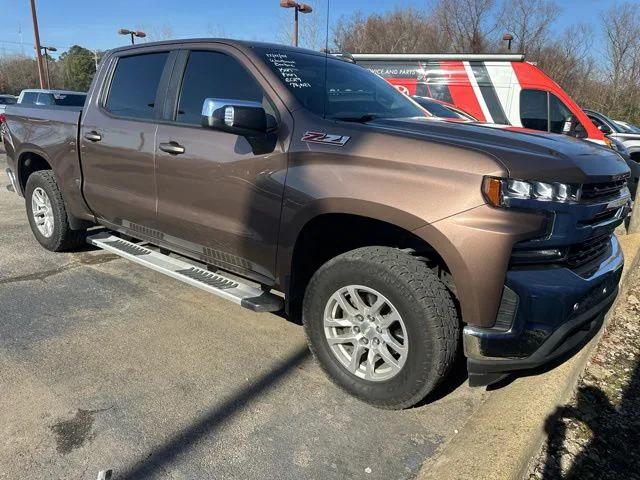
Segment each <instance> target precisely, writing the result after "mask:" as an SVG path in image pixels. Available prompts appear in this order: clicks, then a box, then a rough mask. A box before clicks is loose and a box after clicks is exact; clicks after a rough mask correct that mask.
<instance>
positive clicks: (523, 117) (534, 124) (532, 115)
mask: <svg viewBox="0 0 640 480" xmlns="http://www.w3.org/2000/svg"><path fill="white" fill-rule="evenodd" d="M548 110H549V108H548V103H547V92H545V91H544V90H522V91H521V92H520V121H521V122H522V126H523V127H524V128H530V129H532V130H542V131H544V132H546V131H548V127H549V112H548Z"/></svg>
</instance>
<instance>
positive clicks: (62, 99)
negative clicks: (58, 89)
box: [53, 93, 87, 107]
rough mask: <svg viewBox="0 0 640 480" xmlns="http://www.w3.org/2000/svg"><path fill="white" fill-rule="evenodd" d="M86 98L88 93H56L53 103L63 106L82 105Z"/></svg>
mask: <svg viewBox="0 0 640 480" xmlns="http://www.w3.org/2000/svg"><path fill="white" fill-rule="evenodd" d="M86 98H87V96H86V95H79V94H67V93H61V94H54V95H53V103H55V104H56V105H60V106H62V107H82V106H83V105H84V101H85V99H86Z"/></svg>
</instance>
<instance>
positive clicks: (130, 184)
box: [5, 39, 630, 408]
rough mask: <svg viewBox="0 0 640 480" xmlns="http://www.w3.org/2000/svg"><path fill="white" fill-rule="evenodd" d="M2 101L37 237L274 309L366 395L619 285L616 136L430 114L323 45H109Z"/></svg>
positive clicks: (529, 340)
mask: <svg viewBox="0 0 640 480" xmlns="http://www.w3.org/2000/svg"><path fill="white" fill-rule="evenodd" d="M6 117H7V120H6V125H5V130H6V135H5V146H6V150H7V153H8V169H7V173H8V176H9V178H10V180H11V182H12V184H13V188H14V189H15V191H16V192H18V193H19V194H20V195H23V196H24V197H25V198H26V209H27V214H28V217H29V222H30V224H31V227H32V230H33V233H34V235H35V237H36V239H37V240H38V241H39V242H40V243H41V244H42V245H43V246H44V247H45V248H47V249H49V250H52V251H60V250H69V249H73V248H75V247H77V246H79V245H80V244H81V243H82V242H84V241H89V242H90V243H93V244H94V245H97V246H99V247H101V248H104V249H107V250H110V251H112V252H115V253H118V254H119V255H122V256H123V257H126V258H128V259H130V260H132V261H135V262H137V263H139V264H142V265H145V266H147V267H149V268H153V269H155V270H158V271H161V272H163V273H166V274H167V275H170V276H172V277H174V278H176V279H179V280H182V281H185V282H188V283H190V284H192V285H194V286H197V287H199V288H203V289H205V290H208V291H210V292H211V293H215V294H217V295H220V296H222V297H224V298H227V299H229V300H232V301H235V302H237V303H239V304H241V305H243V306H245V307H248V308H251V309H253V310H256V311H278V310H281V309H283V310H284V312H286V314H287V315H289V316H291V317H293V318H301V319H302V321H303V323H304V327H305V330H306V333H307V336H308V340H309V345H310V347H311V350H312V351H313V353H314V354H315V356H316V358H317V360H318V361H319V363H320V364H321V365H322V367H323V368H324V370H325V371H326V372H327V373H328V375H329V376H330V377H331V378H332V379H333V381H335V382H336V383H337V384H338V385H339V386H341V387H343V388H344V389H346V390H347V391H349V392H350V393H351V394H353V395H355V396H357V397H358V398H361V399H363V400H364V401H367V402H370V403H372V404H374V405H377V406H380V407H385V408H403V407H408V406H411V405H414V404H415V403H417V402H419V401H421V400H422V399H423V398H424V397H425V396H427V394H429V393H430V392H432V391H433V390H434V388H435V387H436V386H437V385H438V384H439V383H440V382H441V381H442V380H443V379H444V378H445V377H446V376H447V375H448V373H449V371H450V368H451V366H452V364H453V362H454V359H455V358H456V356H457V355H458V354H460V353H461V350H462V348H463V350H464V354H465V355H466V357H467V366H468V371H469V377H470V383H471V385H487V384H490V383H493V382H496V381H497V380H499V379H501V378H503V377H504V376H505V375H506V374H509V373H510V372H514V371H519V370H523V369H530V368H533V367H537V366H539V365H542V364H544V363H547V362H549V361H550V360H556V361H557V360H558V359H562V358H564V357H566V356H568V355H570V354H571V353H572V352H575V351H576V350H577V349H579V348H580V347H581V346H582V345H584V344H585V343H586V342H587V341H588V340H589V339H590V338H591V337H592V336H593V335H594V334H595V332H597V331H598V329H599V328H600V326H601V325H602V321H603V318H604V314H605V312H606V311H607V309H608V308H609V307H610V305H611V304H612V302H613V300H614V298H615V296H616V294H617V291H618V282H619V278H620V274H621V270H622V264H623V258H622V253H621V251H620V248H619V245H618V242H617V240H616V237H615V236H614V235H613V230H614V228H615V227H616V226H618V225H619V224H620V223H621V222H622V221H623V219H624V217H625V215H626V214H627V212H628V209H629V203H630V202H629V192H628V189H627V187H626V178H627V176H628V173H629V170H628V168H627V166H626V165H625V163H624V161H623V160H622V159H621V158H620V156H619V155H617V154H616V153H615V152H613V151H611V150H609V149H605V148H601V147H599V146H597V145H594V144H590V143H587V142H583V141H580V140H575V139H571V138H567V137H565V136H561V135H553V134H541V133H540V132H534V131H527V130H522V129H515V128H496V127H492V126H487V125H479V124H472V123H471V124H469V123H467V124H460V123H456V122H453V121H443V120H439V119H434V118H429V116H428V114H427V113H426V112H425V111H424V110H422V108H421V107H419V106H418V105H417V104H416V103H414V102H413V101H412V100H411V99H409V98H408V97H406V96H404V95H402V94H401V93H399V92H397V91H396V90H395V89H394V88H393V87H391V86H390V85H388V84H387V83H386V82H385V81H384V80H382V79H381V78H379V77H377V76H375V75H373V74H372V73H370V72H369V71H367V70H366V69H364V68H361V67H359V66H358V65H355V64H353V63H350V62H348V61H345V60H342V59H337V58H333V57H331V56H328V55H326V54H321V53H317V52H311V51H306V50H302V49H295V48H289V47H284V46H281V45H270V44H259V43H249V42H240V41H230V40H212V39H205V40H188V41H187V40H185V41H171V42H162V43H155V44H146V45H140V46H135V47H127V48H121V49H116V50H113V51H111V52H109V53H108V54H107V55H106V56H105V58H104V59H103V61H102V63H101V66H100V68H99V70H98V72H97V74H96V77H95V79H94V81H93V84H92V86H91V89H90V91H89V93H88V96H87V101H86V104H85V105H84V107H83V108H82V109H74V108H64V107H59V108H48V107H37V106H30V107H21V106H9V107H8V109H7V114H6ZM97 226H99V228H94V227H97Z"/></svg>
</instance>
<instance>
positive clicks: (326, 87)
mask: <svg viewBox="0 0 640 480" xmlns="http://www.w3.org/2000/svg"><path fill="white" fill-rule="evenodd" d="M255 51H256V52H257V53H258V54H259V55H260V56H261V57H262V59H263V60H264V61H265V63H266V64H267V65H268V66H269V68H270V69H271V70H273V72H274V73H275V74H276V75H277V76H278V77H279V78H280V79H281V80H282V82H283V83H284V85H286V87H287V88H288V89H289V90H290V91H291V93H293V95H294V96H295V97H296V99H297V100H298V101H299V102H300V103H301V104H302V105H304V107H305V108H307V109H308V110H311V111H312V112H313V113H315V114H317V115H320V116H323V117H326V118H332V119H339V120H349V121H368V120H371V119H374V118H402V117H424V116H426V114H425V112H424V111H423V110H422V109H421V108H420V107H419V106H418V105H416V104H415V103H413V101H411V100H410V99H409V98H408V97H406V96H405V95H404V94H402V93H400V92H398V91H397V90H396V89H395V88H393V87H392V86H391V85H389V84H388V83H387V82H386V81H385V80H383V79H382V78H380V77H378V76H377V75H374V74H373V73H371V72H369V70H367V69H365V68H362V67H359V66H358V65H354V64H352V63H349V62H346V61H343V60H338V59H336V58H333V57H331V56H329V57H327V58H326V57H324V56H321V55H314V54H308V53H303V52H297V51H291V50H279V49H273V48H262V47H261V48H256V49H255ZM325 68H326V72H327V75H326V79H325ZM325 80H326V81H325Z"/></svg>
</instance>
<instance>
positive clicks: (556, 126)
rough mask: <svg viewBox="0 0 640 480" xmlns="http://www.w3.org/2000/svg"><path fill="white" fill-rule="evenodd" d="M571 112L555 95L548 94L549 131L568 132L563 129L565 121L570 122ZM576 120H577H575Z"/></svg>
mask: <svg viewBox="0 0 640 480" xmlns="http://www.w3.org/2000/svg"><path fill="white" fill-rule="evenodd" d="M572 118H573V114H572V113H571V110H569V108H568V107H567V106H566V105H565V104H564V103H563V102H562V100H560V99H559V98H558V97H556V96H555V95H554V94H553V93H550V94H549V131H550V132H553V133H568V132H567V131H566V130H565V126H566V125H567V122H571V121H572ZM576 121H577V120H576Z"/></svg>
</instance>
